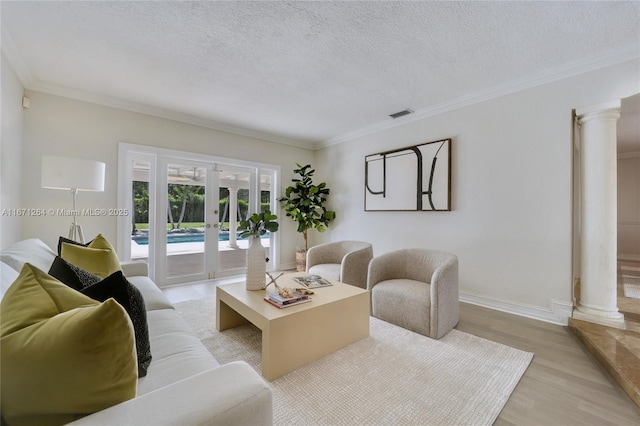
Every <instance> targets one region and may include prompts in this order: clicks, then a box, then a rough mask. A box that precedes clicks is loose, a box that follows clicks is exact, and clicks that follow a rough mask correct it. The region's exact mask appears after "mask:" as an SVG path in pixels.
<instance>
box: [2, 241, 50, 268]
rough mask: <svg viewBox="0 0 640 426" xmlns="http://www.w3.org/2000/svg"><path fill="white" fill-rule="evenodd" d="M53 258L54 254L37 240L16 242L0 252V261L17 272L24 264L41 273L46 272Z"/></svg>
mask: <svg viewBox="0 0 640 426" xmlns="http://www.w3.org/2000/svg"><path fill="white" fill-rule="evenodd" d="M55 257H56V254H55V253H54V252H53V251H52V250H51V249H50V248H49V247H48V246H47V245H46V244H45V243H43V242H42V241H41V240H39V239H37V238H30V239H28V240H22V241H18V242H17V243H15V244H11V245H10V246H8V247H5V248H3V249H2V252H0V260H1V261H2V262H4V263H6V264H7V265H9V266H11V267H12V268H13V269H15V270H16V271H17V272H20V271H21V270H22V267H23V266H24V264H25V263H26V262H29V263H30V264H32V265H33V266H35V267H36V268H38V269H40V270H42V271H48V270H49V267H50V266H51V263H53V259H54V258H55Z"/></svg>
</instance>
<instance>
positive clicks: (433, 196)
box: [364, 138, 451, 211]
mask: <svg viewBox="0 0 640 426" xmlns="http://www.w3.org/2000/svg"><path fill="white" fill-rule="evenodd" d="M364 170H365V171H364V174H365V176H364V191H365V193H364V210H365V211H451V138H448V139H441V140H437V141H432V142H425V143H421V144H418V145H412V146H407V147H404V148H397V149H391V150H388V151H383V152H378V153H375V154H369V155H367V156H365V166H364Z"/></svg>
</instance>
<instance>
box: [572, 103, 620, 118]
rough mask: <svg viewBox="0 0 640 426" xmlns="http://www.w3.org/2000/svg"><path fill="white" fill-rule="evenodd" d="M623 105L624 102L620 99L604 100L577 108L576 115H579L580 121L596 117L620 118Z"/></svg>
mask: <svg viewBox="0 0 640 426" xmlns="http://www.w3.org/2000/svg"><path fill="white" fill-rule="evenodd" d="M621 105H622V102H621V101H620V99H617V100H615V101H609V102H603V103H601V104H596V105H589V106H585V107H581V108H576V117H578V119H579V120H580V123H582V122H584V121H588V120H591V119H593V118H596V117H597V118H609V119H614V120H617V119H618V118H620V106H621ZM603 116H604V117H603Z"/></svg>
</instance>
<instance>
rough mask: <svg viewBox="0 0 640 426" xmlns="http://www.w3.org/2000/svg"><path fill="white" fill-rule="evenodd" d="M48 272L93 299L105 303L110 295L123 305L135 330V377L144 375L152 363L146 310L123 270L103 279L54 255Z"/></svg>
mask: <svg viewBox="0 0 640 426" xmlns="http://www.w3.org/2000/svg"><path fill="white" fill-rule="evenodd" d="M49 275H51V276H52V277H54V278H57V279H58V280H60V281H62V282H63V283H64V284H66V285H68V286H69V287H71V288H73V289H75V290H78V291H79V292H81V293H82V294H84V295H85V296H88V297H90V298H92V299H94V300H98V301H100V302H104V301H105V300H107V299H109V298H114V299H115V301H116V302H118V303H119V304H120V305H122V307H123V308H124V309H125V310H126V311H127V313H128V314H129V318H131V322H132V323H133V328H134V331H135V336H136V351H137V353H138V376H139V377H144V376H146V375H147V369H148V368H149V364H150V363H151V344H150V343H149V327H148V325H147V311H146V309H145V304H144V298H143V297H142V293H140V290H138V288H137V287H136V286H134V285H133V284H131V283H130V282H129V281H128V280H127V279H126V277H125V276H124V275H123V274H122V271H116V272H114V273H113V274H111V275H109V276H108V277H106V278H104V279H102V278H100V277H99V276H97V275H95V274H92V273H91V272H87V271H85V270H84V269H82V268H80V267H78V266H76V265H73V264H71V263H69V262H67V261H66V260H64V259H63V258H61V257H60V256H56V258H55V260H54V261H53V264H52V265H51V269H49Z"/></svg>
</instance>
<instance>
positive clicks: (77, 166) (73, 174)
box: [40, 156, 105, 191]
mask: <svg viewBox="0 0 640 426" xmlns="http://www.w3.org/2000/svg"><path fill="white" fill-rule="evenodd" d="M104 170H105V164H104V163H101V162H99V161H91V160H84V159H81V158H67V157H53V156H43V157H42V177H41V181H40V183H41V185H42V187H43V188H52V189H77V190H78V191H104Z"/></svg>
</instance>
